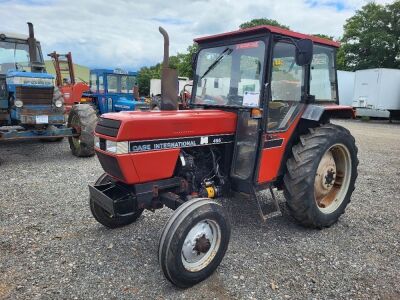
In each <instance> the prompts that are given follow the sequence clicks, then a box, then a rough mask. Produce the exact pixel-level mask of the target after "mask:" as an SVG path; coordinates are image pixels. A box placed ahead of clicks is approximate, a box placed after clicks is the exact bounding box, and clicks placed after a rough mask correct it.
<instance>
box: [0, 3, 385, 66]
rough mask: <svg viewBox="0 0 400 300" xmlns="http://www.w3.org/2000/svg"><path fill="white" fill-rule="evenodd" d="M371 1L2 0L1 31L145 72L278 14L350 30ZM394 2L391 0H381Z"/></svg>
mask: <svg viewBox="0 0 400 300" xmlns="http://www.w3.org/2000/svg"><path fill="white" fill-rule="evenodd" d="M368 2H369V1H367V0H346V1H345V0H286V1H276V0H237V1H234V0H192V1H190V0H112V1H104V0H0V20H2V21H1V23H0V32H2V31H4V32H16V33H27V31H28V28H27V25H26V22H28V21H30V22H32V23H33V24H34V26H35V36H36V38H37V39H38V40H40V42H41V45H42V50H43V53H44V54H47V53H50V52H52V51H54V50H56V51H57V52H59V53H66V52H68V51H71V52H72V56H73V60H74V62H75V63H78V64H81V65H85V66H88V67H91V68H96V67H101V68H110V69H114V68H122V69H125V70H138V69H140V67H142V66H151V65H154V64H155V63H157V62H160V61H161V60H162V55H163V39H162V36H161V34H160V33H159V32H158V27H159V26H163V27H164V28H165V29H166V30H167V31H168V33H169V36H170V54H171V55H174V54H176V53H177V52H181V53H182V52H185V51H186V49H187V47H188V46H189V45H191V44H192V41H193V39H194V38H195V37H200V36H206V35H210V34H217V33H222V32H226V31H232V30H236V29H238V28H239V25H240V24H242V23H244V22H246V21H249V20H251V19H254V18H269V19H275V20H277V21H278V22H280V23H281V24H285V25H288V26H289V27H290V28H291V29H292V30H294V31H298V32H302V33H324V34H328V35H331V36H334V37H340V36H341V35H342V34H343V25H344V23H345V21H346V19H348V18H350V17H351V16H352V15H353V14H354V12H355V11H356V10H357V9H360V8H361V7H362V6H363V5H365V4H366V3H368ZM375 2H376V3H387V2H390V1H387V0H375Z"/></svg>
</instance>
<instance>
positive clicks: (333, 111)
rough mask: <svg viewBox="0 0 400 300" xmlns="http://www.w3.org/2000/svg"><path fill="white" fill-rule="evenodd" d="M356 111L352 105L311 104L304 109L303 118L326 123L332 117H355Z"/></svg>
mask: <svg viewBox="0 0 400 300" xmlns="http://www.w3.org/2000/svg"><path fill="white" fill-rule="evenodd" d="M355 117H356V115H355V112H354V110H353V108H352V107H351V106H345V105H336V104H333V105H315V104H309V105H308V106H307V108H306V109H305V110H304V112H303V115H302V116H301V118H302V119H305V120H310V121H315V122H319V123H326V122H328V121H329V120H330V119H331V118H339V119H354V118H355Z"/></svg>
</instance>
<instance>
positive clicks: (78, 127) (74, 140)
mask: <svg viewBox="0 0 400 300" xmlns="http://www.w3.org/2000/svg"><path fill="white" fill-rule="evenodd" d="M71 127H72V128H74V129H75V131H76V132H79V133H80V131H81V123H80V121H79V118H78V117H77V116H76V115H73V116H72V118H71ZM72 143H73V144H74V147H75V148H79V147H80V145H81V140H80V138H79V137H74V136H73V137H72Z"/></svg>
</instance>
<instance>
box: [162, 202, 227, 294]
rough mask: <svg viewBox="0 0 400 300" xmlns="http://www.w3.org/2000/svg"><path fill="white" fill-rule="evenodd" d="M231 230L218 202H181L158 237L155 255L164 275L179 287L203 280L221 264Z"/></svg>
mask: <svg viewBox="0 0 400 300" xmlns="http://www.w3.org/2000/svg"><path fill="white" fill-rule="evenodd" d="M230 231H231V228H230V224H229V221H228V218H227V217H226V214H225V210H224V209H223V207H222V206H221V204H219V203H217V202H214V201H212V200H210V199H207V198H198V199H192V200H189V201H187V202H185V203H184V204H182V205H181V206H180V207H179V208H178V209H177V210H176V211H175V212H174V214H173V215H172V216H171V218H170V219H169V220H168V222H167V224H166V226H165V227H164V230H163V232H162V235H161V238H160V244H159V248H158V258H159V263H160V266H161V269H162V271H163V272H164V275H165V277H166V278H167V279H168V280H169V281H170V282H172V283H173V284H175V285H176V286H178V287H181V288H186V287H190V286H192V285H194V284H196V283H198V282H200V281H202V280H204V279H206V278H207V277H208V276H210V275H211V274H212V273H213V272H214V271H215V269H216V268H217V267H218V266H219V264H220V263H221V261H222V259H223V257H224V255H225V252H226V250H227V248H228V243H229V238H230Z"/></svg>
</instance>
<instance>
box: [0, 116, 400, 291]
mask: <svg viewBox="0 0 400 300" xmlns="http://www.w3.org/2000/svg"><path fill="white" fill-rule="evenodd" d="M340 123H341V124H342V125H344V126H346V127H347V128H349V129H350V130H351V131H352V133H353V134H354V135H355V137H356V140H357V144H358V147H359V159H360V165H359V177H358V181H357V185H356V190H355V192H354V194H353V197H352V202H351V204H350V205H349V207H348V209H347V211H346V214H345V215H344V216H342V218H341V219H340V220H339V222H338V223H337V224H336V225H334V226H332V227H331V228H329V229H324V230H309V229H304V228H302V227H300V226H298V225H296V224H295V223H294V221H293V220H292V219H291V218H290V216H288V214H287V213H286V212H284V215H283V216H282V217H276V218H274V219H271V220H269V221H267V222H266V223H265V224H263V223H261V221H259V219H258V218H257V214H256V212H255V211H254V209H253V206H251V205H250V204H249V203H247V201H246V200H243V199H234V200H229V201H227V200H226V201H224V202H225V204H227V205H226V207H227V208H228V211H229V215H230V218H231V222H232V237H231V241H230V246H229V249H228V252H227V254H226V256H225V258H224V260H223V261H222V264H221V265H220V267H219V268H218V269H217V271H216V272H215V273H214V274H213V275H212V276H211V277H210V278H209V279H208V280H206V281H204V282H203V283H201V284H198V285H197V286H195V287H193V288H190V289H187V290H179V289H177V288H175V287H173V286H172V285H171V284H170V283H169V282H168V281H167V280H166V279H165V278H164V277H163V274H162V272H161V271H160V269H159V266H158V262H157V256H156V255H157V247H158V237H159V234H160V230H161V229H162V227H163V225H164V224H165V222H166V221H167V219H168V217H169V216H170V215H171V211H169V210H168V209H164V210H159V211H156V212H155V213H151V212H147V211H146V212H145V213H144V214H143V216H142V217H141V218H140V219H139V220H138V222H137V223H135V224H132V225H130V226H127V227H125V228H121V229H115V230H108V229H106V228H104V227H102V226H101V225H100V224H98V223H97V222H96V221H95V220H94V219H93V218H92V216H91V214H90V211H89V208H88V189H87V184H88V183H92V182H94V181H95V179H96V178H97V177H98V176H99V175H100V174H101V173H102V170H101V167H100V165H99V163H98V161H97V159H96V158H89V159H78V158H75V157H73V156H72V155H71V154H70V152H69V147H68V144H67V142H66V141H65V142H62V143H54V144H44V143H40V142H17V143H2V144H0V182H1V189H0V190H1V193H2V195H1V200H0V299H3V298H4V299H59V298H60V299H62V298H65V299H104V298H107V299H113V298H114V299H121V298H126V299H132V298H134V299H140V298H142V299H175V298H182V299H183V298H186V299H188V298H190V299H194V298H203V299H250V298H256V299H268V298H272V299H314V298H315V299H333V298H336V299H350V298H352V299H367V298H368V299H400V274H399V272H400V271H399V270H400V239H399V237H400V234H399V233H400V221H399V214H400V205H399V201H400V193H399V192H400V188H399V177H400V176H399V175H400V124H393V125H390V124H386V123H385V124H384V123H362V122H358V121H348V122H343V121H341V122H340ZM278 197H279V199H280V200H282V195H281V194H278ZM228 202H229V203H228ZM243 207H246V209H243Z"/></svg>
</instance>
